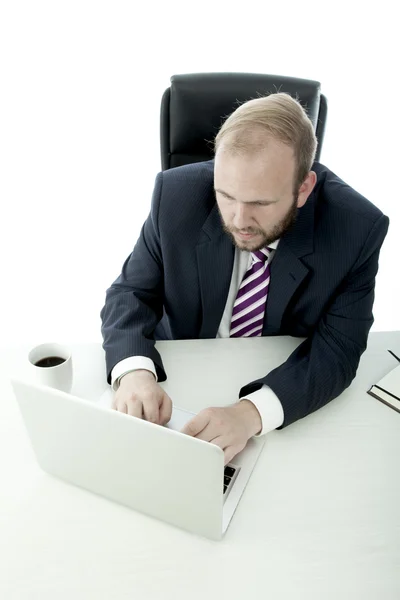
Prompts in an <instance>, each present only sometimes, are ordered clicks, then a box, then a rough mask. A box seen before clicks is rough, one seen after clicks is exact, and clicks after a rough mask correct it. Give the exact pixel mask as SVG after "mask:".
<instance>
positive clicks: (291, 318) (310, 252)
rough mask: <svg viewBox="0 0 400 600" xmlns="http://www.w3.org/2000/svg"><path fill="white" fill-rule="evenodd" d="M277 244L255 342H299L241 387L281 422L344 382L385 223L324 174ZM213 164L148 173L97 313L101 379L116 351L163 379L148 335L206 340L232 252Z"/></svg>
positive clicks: (362, 330) (361, 333)
mask: <svg viewBox="0 0 400 600" xmlns="http://www.w3.org/2000/svg"><path fill="white" fill-rule="evenodd" d="M313 171H315V172H316V174H317V179H318V180H317V184H316V186H315V188H314V190H313V192H312V193H311V195H310V196H309V198H308V200H307V202H306V204H305V205H304V206H303V207H302V208H301V209H299V210H298V217H297V221H296V223H295V225H294V226H293V228H292V229H290V230H289V231H288V232H287V233H285V235H284V236H283V237H282V238H281V241H280V244H279V246H278V249H277V251H276V254H275V256H274V260H273V261H272V263H271V282H270V287H269V296H268V301H267V306H266V312H265V320H264V326H263V335H291V336H297V337H306V338H307V339H306V340H305V341H304V342H303V343H302V344H300V346H299V347H298V348H297V349H296V350H295V351H294V352H293V353H292V354H291V355H290V357H289V358H288V360H287V361H286V362H285V363H283V364H282V365H281V366H279V367H278V368H276V369H274V370H273V371H271V372H270V373H268V375H266V376H265V377H262V378H260V379H259V380H257V381H253V382H250V383H249V384H248V385H246V386H245V387H244V388H242V389H241V390H240V391H239V390H238V392H239V394H240V395H241V396H243V395H247V394H248V393H250V392H253V391H255V390H257V389H259V388H260V387H261V386H262V385H263V384H266V385H268V386H269V387H270V388H271V389H272V390H273V391H274V392H275V393H276V395H277V396H278V398H279V399H280V401H281V403H282V406H283V410H284V414H285V420H284V424H283V426H286V425H289V424H290V423H292V422H294V421H296V420H297V419H300V418H302V417H304V416H306V415H307V414H309V413H311V412H313V411H315V410H317V409H318V408H320V407H321V406H323V405H325V404H326V403H327V402H329V401H330V400H331V399H333V398H335V397H336V396H338V395H339V394H340V393H341V392H342V391H343V390H344V389H345V388H346V387H347V386H348V385H350V383H351V381H352V380H353V378H354V376H355V374H356V370H357V367H358V363H359V359H360V356H361V354H362V353H363V351H364V350H365V348H366V344H367V337H368V332H369V329H370V327H371V325H372V323H373V316H372V305H373V300H374V286H375V275H376V272H377V270H378V257H379V251H380V248H381V245H382V243H383V240H384V238H385V236H386V233H387V229H388V224H389V220H388V218H387V217H386V216H385V215H383V214H382V212H381V211H380V210H379V209H378V208H376V207H375V206H374V205H373V204H371V203H370V202H369V201H368V200H366V199H365V198H364V197H363V196H361V195H360V194H358V193H357V192H356V191H355V190H353V189H352V188H351V187H350V186H348V185H347V184H346V183H344V182H343V181H342V180H341V179H340V178H339V177H337V175H335V174H334V173H333V172H332V171H330V170H329V169H327V168H326V167H324V166H323V165H321V164H320V163H314V165H313ZM213 172H214V162H213V161H208V162H203V163H196V164H192V165H187V166H184V167H178V168H176V169H171V170H168V171H165V172H162V173H159V174H158V176H157V179H156V183H155V189H154V193H153V199H152V204H151V210H150V214H149V216H148V218H147V220H146V222H145V223H144V225H143V228H142V230H141V233H140V237H139V239H138V241H137V243H136V245H135V247H134V249H133V252H132V254H131V255H130V256H129V257H128V259H127V260H126V262H125V263H124V265H123V269H122V273H121V275H120V276H119V277H118V279H117V280H116V281H115V282H114V283H113V284H112V285H111V287H110V288H109V289H108V290H107V293H106V303H105V306H104V308H103V309H102V312H101V317H102V334H103V340H104V343H103V347H104V349H105V352H106V363H107V377H108V381H109V382H110V373H111V370H112V369H113V367H114V366H115V365H116V363H118V362H119V361H120V360H122V359H124V358H127V357H128V356H135V355H141V356H147V357H149V358H151V359H152V360H153V361H154V363H155V365H156V370H157V375H158V378H159V380H160V381H164V380H165V379H166V373H165V371H164V368H163V363H162V360H161V357H160V355H159V353H158V352H157V351H156V349H155V347H154V344H155V339H193V338H214V337H216V334H217V331H218V327H219V324H220V321H221V318H222V314H223V312H224V308H225V303H226V299H227V295H228V290H229V285H230V280H231V275H232V267H233V260H234V246H233V244H232V242H231V240H230V238H229V237H228V236H227V235H226V233H224V231H223V229H222V224H221V219H220V216H219V213H218V210H217V205H216V201H215V195H214V191H213Z"/></svg>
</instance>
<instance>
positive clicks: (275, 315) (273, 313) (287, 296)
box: [263, 192, 315, 335]
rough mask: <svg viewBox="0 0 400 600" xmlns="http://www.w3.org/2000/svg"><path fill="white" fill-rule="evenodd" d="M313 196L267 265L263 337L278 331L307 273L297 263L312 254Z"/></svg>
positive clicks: (300, 210)
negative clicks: (267, 275) (268, 277)
mask: <svg viewBox="0 0 400 600" xmlns="http://www.w3.org/2000/svg"><path fill="white" fill-rule="evenodd" d="M314 211H315V194H314V192H313V193H312V194H311V195H310V197H309V198H308V200H307V202H306V204H305V205H304V206H303V207H302V208H301V209H299V211H298V216H297V220H296V223H295V224H294V226H293V227H292V229H290V230H289V231H288V232H287V233H286V234H285V235H284V236H283V237H282V238H281V240H280V242H279V246H278V248H277V250H276V254H275V256H274V259H273V261H272V262H271V281H270V286H269V293H268V300H267V306H266V312H265V319H264V327H263V335H274V334H278V333H279V332H280V328H281V323H282V317H283V314H284V312H285V310H286V308H287V306H288V304H289V302H290V300H291V299H292V298H293V295H294V294H295V293H296V291H297V289H298V288H299V286H300V285H301V284H302V282H303V281H304V280H305V278H306V277H307V275H308V273H309V269H308V267H307V266H306V265H305V264H304V263H303V261H302V260H301V258H302V257H304V256H306V255H307V254H311V253H312V252H313V251H314Z"/></svg>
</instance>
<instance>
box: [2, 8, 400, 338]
mask: <svg viewBox="0 0 400 600" xmlns="http://www.w3.org/2000/svg"><path fill="white" fill-rule="evenodd" d="M395 6H396V4H395V3H394V2H389V1H381V2H379V3H376V4H375V3H365V2H359V3H358V2H353V3H352V2H351V1H350V2H344V3H340V2H315V1H308V2H306V3H300V2H293V3H290V2H285V3H281V4H280V5H279V7H277V6H274V5H273V3H270V2H259V3H256V2H253V3H252V2H242V3H236V2H233V1H230V2H217V1H216V0H215V1H214V2H208V1H202V2H199V3H191V2H187V1H186V2H181V3H179V2H176V1H173V0H170V1H168V2H160V3H154V2H148V3H142V2H134V1H132V2H121V1H117V0H113V1H112V2H111V1H109V2H104V1H103V2H102V1H96V2H95V1H93V0H79V1H78V2H77V1H75V0H70V1H68V2H66V1H65V2H62V1H54V0H53V1H47V2H44V1H38V0H37V1H35V2H21V1H18V0H13V1H11V0H8V1H7V0H3V1H2V2H1V4H0V91H1V93H0V123H1V129H0V208H1V221H0V222H1V236H0V257H1V258H0V260H1V263H0V274H1V290H0V291H1V293H0V316H1V330H0V331H1V335H0V346H7V345H9V344H19V343H21V342H26V343H37V342H42V341H48V340H57V341H64V342H69V341H71V342H72V341H74V342H80V341H100V340H101V334H100V317H99V312H100V310H101V308H102V306H103V302H104V297H105V290H106V289H107V287H108V286H109V285H110V284H111V282H112V281H113V280H114V279H115V278H116V277H117V276H118V275H119V272H120V269H121V266H122V263H123V261H124V260H125V258H126V257H127V256H128V254H129V253H130V252H131V250H132V248H133V246H134V244H135V241H136V239H137V236H138V234H139V231H140V228H141V226H142V223H143V221H144V219H145V218H146V216H147V213H148V210H149V206H150V200H151V193H152V189H153V185H154V179H155V176H156V174H157V172H158V171H159V170H160V168H161V167H160V153H159V110H160V101H161V96H162V93H163V91H164V90H165V88H166V87H168V85H169V78H170V76H171V75H173V74H176V73H190V72H202V71H246V72H254V73H270V74H281V75H289V76H296V77H304V78H310V79H316V80H319V81H321V84H322V91H323V93H324V94H325V95H326V96H327V98H328V121H327V128H326V135H325V141H324V145H323V151H322V156H321V162H322V163H324V164H325V165H327V166H328V167H329V168H330V169H332V170H333V171H334V172H336V173H337V174H338V175H339V176H340V177H342V178H343V179H344V180H345V181H347V182H348V183H349V184H350V185H351V186H353V187H354V188H355V189H357V190H358V191H359V192H361V193H362V194H364V195H365V196H366V197H367V198H368V199H370V200H372V201H373V202H374V203H375V204H376V205H377V206H379V208H380V209H381V210H382V211H384V212H385V213H386V214H387V215H389V217H390V219H391V226H390V231H389V235H388V237H387V238H386V242H385V244H384V247H383V250H382V253H381V261H380V272H379V275H378V278H377V292H376V302H375V311H374V312H375V324H374V330H390V329H400V311H399V310H398V306H399V301H400V293H399V292H400V286H399V275H398V273H399V268H398V266H397V263H398V259H399V237H400V223H399V194H398V190H399V185H398V182H397V179H398V158H399V126H398V111H399V109H398V103H399V94H398V91H399V90H398V83H397V81H398V69H399V66H398V59H396V56H397V57H398V56H399V48H398V47H396V46H397V43H396V42H395V36H397V33H398V32H397V31H396V29H395V25H396V19H395V10H396V8H395Z"/></svg>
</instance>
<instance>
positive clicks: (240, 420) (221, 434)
mask: <svg viewBox="0 0 400 600" xmlns="http://www.w3.org/2000/svg"><path fill="white" fill-rule="evenodd" d="M261 429H262V422H261V417H260V413H259V412H258V410H257V408H256V407H255V406H254V404H253V403H252V402H250V400H242V401H241V402H238V403H237V404H234V405H233V406H227V407H224V408H206V409H204V410H202V411H201V412H199V414H198V415H196V416H195V417H193V419H191V420H190V421H189V422H188V423H186V425H185V427H184V428H183V429H182V433H186V434H187V435H190V436H192V437H196V438H198V439H199V440H204V441H206V442H211V443H212V444H215V445H216V446H219V447H220V448H222V450H223V451H224V455H225V464H228V463H229V462H230V461H231V460H232V458H233V457H234V456H236V454H238V453H239V452H241V451H242V450H243V448H244V447H245V446H246V444H247V441H248V440H249V439H250V438H251V437H252V436H253V435H256V434H257V433H259V432H260V431H261Z"/></svg>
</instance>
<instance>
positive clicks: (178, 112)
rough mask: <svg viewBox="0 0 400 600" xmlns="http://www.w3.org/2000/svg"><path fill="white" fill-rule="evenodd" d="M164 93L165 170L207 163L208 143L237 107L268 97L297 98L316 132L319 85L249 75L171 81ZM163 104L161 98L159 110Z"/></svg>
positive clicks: (197, 76) (192, 76) (191, 76)
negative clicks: (280, 94)
mask: <svg viewBox="0 0 400 600" xmlns="http://www.w3.org/2000/svg"><path fill="white" fill-rule="evenodd" d="M168 91H169V107H168V108H169V110H168V113H169V135H168V138H169V139H168V145H169V154H170V158H171V161H170V162H171V164H170V167H173V166H178V165H179V164H185V163H187V162H197V160H208V159H209V158H211V157H212V141H213V140H214V138H215V136H216V134H217V132H218V130H219V129H220V127H221V125H222V123H223V122H224V121H225V119H226V118H227V117H228V116H229V115H230V114H231V113H232V112H233V111H234V110H235V109H236V108H238V106H239V104H242V103H243V102H245V101H247V100H251V99H253V98H258V97H260V96H266V95H268V94H271V93H276V92H287V93H288V94H290V95H291V96H293V97H294V98H297V99H298V100H299V102H300V103H301V104H302V106H303V107H304V108H305V110H306V112H307V114H308V116H309V117H310V119H311V121H312V123H313V125H314V129H315V130H316V128H317V122H318V114H319V109H320V95H321V86H320V83H319V82H318V81H312V80H307V79H299V78H294V77H283V76H279V75H262V74H260V75H258V74H252V73H194V74H188V75H174V76H173V77H171V87H170V89H169V90H167V92H168ZM167 92H166V93H167ZM164 96H165V95H164ZM166 100H167V99H166V98H163V104H165V102H166ZM166 108H167V107H165V106H164V110H163V108H162V114H161V120H162V123H161V127H162V128H163V126H164V128H165V126H166V124H165V117H166V115H165V112H166ZM163 112H164V116H163ZM163 120H164V125H163ZM165 133H166V132H165V131H164V134H165ZM161 137H163V131H162V133H161ZM207 142H209V143H207ZM164 150H165V148H164ZM188 156H191V157H192V160H191V161H190V160H188ZM174 163H175V164H174Z"/></svg>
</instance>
